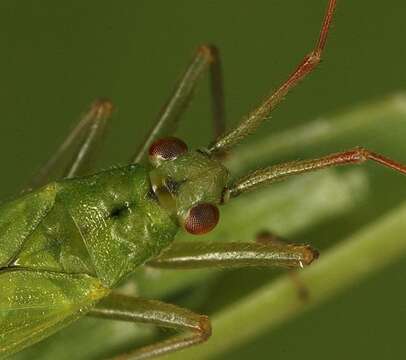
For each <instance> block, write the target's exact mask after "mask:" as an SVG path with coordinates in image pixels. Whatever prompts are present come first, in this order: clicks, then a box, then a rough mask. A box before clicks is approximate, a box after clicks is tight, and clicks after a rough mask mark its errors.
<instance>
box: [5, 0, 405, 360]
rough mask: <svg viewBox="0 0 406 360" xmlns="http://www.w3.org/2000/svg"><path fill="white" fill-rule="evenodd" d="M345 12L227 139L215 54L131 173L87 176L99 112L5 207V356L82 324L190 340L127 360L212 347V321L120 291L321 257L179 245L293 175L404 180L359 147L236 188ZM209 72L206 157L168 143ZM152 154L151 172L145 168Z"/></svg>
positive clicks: (295, 251)
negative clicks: (236, 167)
mask: <svg viewBox="0 0 406 360" xmlns="http://www.w3.org/2000/svg"><path fill="white" fill-rule="evenodd" d="M335 6H336V1H335V0H329V3H328V7H327V12H326V15H325V18H324V21H323V25H322V28H321V33H320V36H319V39H318V41H317V43H316V46H315V48H314V50H313V51H312V52H310V53H309V54H308V55H307V56H305V58H304V59H303V61H302V62H301V63H300V64H299V66H298V67H297V68H296V70H295V71H294V72H293V73H292V74H291V75H290V77H289V78H288V79H287V80H286V81H285V82H284V83H283V84H282V85H281V86H280V87H279V88H278V89H277V90H276V91H275V92H274V94H272V95H271V96H269V97H268V98H267V99H265V101H264V102H263V103H262V104H260V106H258V107H257V108H256V109H254V111H252V112H251V113H250V114H249V115H248V116H247V117H246V118H245V119H244V120H243V121H242V122H241V123H240V124H239V125H238V126H237V127H236V128H234V129H232V130H231V131H229V132H225V131H224V122H223V120H224V111H223V94H222V83H221V71H220V70H221V67H220V63H219V56H218V52H217V50H216V49H215V48H214V47H211V46H202V47H200V48H199V50H198V52H197V54H196V56H195V58H194V59H193V61H192V62H191V64H190V65H189V67H188V68H187V70H186V72H185V73H184V75H183V77H182V78H181V80H180V82H179V84H178V85H177V87H176V88H175V91H174V93H173V94H172V96H171V98H170V99H169V101H168V102H167V103H166V105H165V107H164V108H163V110H162V111H161V112H160V116H159V117H158V120H157V122H156V123H155V125H154V127H153V128H152V130H151V132H150V133H149V135H148V137H147V139H146V141H145V142H144V143H143V145H142V146H141V148H140V149H139V151H138V152H137V154H136V155H135V156H134V157H133V158H132V160H131V164H130V165H128V166H126V167H121V168H114V169H111V170H107V171H104V172H100V173H96V174H94V175H90V176H84V177H80V176H83V175H84V174H87V173H88V170H90V165H89V164H91V163H92V161H91V160H92V155H94V154H95V151H94V150H95V149H96V148H97V144H98V143H99V141H98V140H99V139H100V135H101V134H102V133H103V129H104V124H105V121H106V119H107V118H108V117H109V115H110V114H111V111H112V105H111V103H110V102H109V101H98V102H96V103H95V104H94V105H93V106H92V107H91V109H90V111H89V112H88V113H87V114H86V115H85V116H84V117H83V119H82V120H81V121H80V122H79V124H78V125H77V127H76V128H75V129H74V130H73V131H72V133H71V134H70V135H69V136H68V138H67V139H66V141H65V142H64V143H63V144H62V145H61V147H60V149H59V150H58V151H57V152H56V154H55V155H54V157H53V158H51V160H50V161H49V162H48V163H47V165H46V166H45V167H44V168H43V169H42V170H41V172H40V174H39V175H38V177H37V178H36V179H35V180H34V182H33V184H32V186H33V187H34V190H32V191H31V192H27V193H25V194H24V195H22V196H21V197H20V198H17V199H16V200H13V201H11V202H8V203H5V204H3V205H1V206H0V288H1V292H0V357H6V356H8V355H10V354H12V353H15V352H17V351H20V350H22V349H23V348H25V347H27V346H29V345H32V344H34V343H36V342H38V341H40V340H42V339H43V338H45V337H47V336H49V335H51V334H52V333H54V332H55V331H57V330H59V329H61V328H62V327H64V326H66V325H68V324H69V323H71V322H72V321H74V320H76V319H77V318H79V317H80V316H83V315H89V316H97V317H101V318H107V319H115V320H125V321H132V322H148V323H153V324H156V325H158V326H164V327H169V328H174V329H176V330H180V331H182V332H184V333H185V335H184V336H177V337H174V338H171V339H168V340H164V341H160V342H158V343H156V344H153V345H151V346H146V347H143V348H141V349H136V350H134V351H132V352H130V353H129V354H127V355H122V356H121V357H120V359H130V358H131V359H146V358H150V357H154V356H158V355H161V354H164V353H168V352H171V351H175V350H179V349H182V348H185V347H188V346H191V345H194V344H197V343H200V342H203V341H205V340H207V339H208V338H209V336H210V332H211V328H210V322H209V320H208V318H207V317H206V316H204V315H199V314H196V313H194V312H192V311H190V310H187V309H183V308H180V307H177V306H175V305H171V304H166V303H163V302H159V301H154V300H148V299H143V298H139V297H132V296H124V295H120V294H118V293H115V291H113V289H114V288H115V287H116V286H117V285H118V284H119V283H120V282H122V281H123V280H124V279H125V278H126V277H127V276H129V275H130V274H131V273H132V272H133V271H134V270H135V269H136V268H137V267H139V266H141V265H144V264H147V265H149V266H153V267H160V268H177V269H179V268H182V269H188V268H199V267H245V266H284V267H289V268H300V267H303V266H305V265H309V264H310V263H311V262H312V261H313V260H314V259H315V258H316V257H317V255H318V253H317V252H316V251H315V250H313V249H312V248H311V247H310V246H308V245H295V244H286V243H284V242H282V241H280V240H278V239H276V238H275V236H272V235H271V234H267V233H261V236H258V238H257V241H256V242H254V241H247V242H242V243H233V242H216V243H214V242H213V243H205V242H199V241H195V242H190V241H187V242H173V240H174V238H175V235H176V233H177V232H178V230H179V229H180V228H182V229H184V230H185V231H187V232H189V233H191V234H195V235H197V234H203V233H207V232H209V231H211V230H212V229H213V228H214V227H215V226H216V224H217V222H218V220H219V210H218V206H219V205H223V204H225V203H227V202H228V201H230V200H231V199H232V198H234V197H236V196H239V195H240V194H243V193H244V192H246V191H251V190H255V189H256V188H257V187H259V186H261V185H265V184H270V183H273V182H275V181H279V180H283V179H285V178H287V177H289V176H293V175H299V174H302V173H306V172H310V171H315V170H318V169H323V168H326V167H330V166H336V165H345V164H356V163H361V162H363V161H366V160H372V161H375V162H377V163H379V164H381V165H384V166H387V167H389V168H391V169H393V170H396V171H399V172H400V173H402V174H406V167H405V166H404V165H401V164H399V163H396V162H394V161H393V160H391V159H388V158H385V157H383V156H382V155H380V154H377V153H374V152H371V151H369V150H366V149H363V148H357V149H354V150H349V151H344V152H340V153H336V154H331V155H327V156H324V157H321V158H318V159H311V160H304V161H297V162H291V163H285V164H281V165H275V166H270V167H267V168H264V169H260V170H256V171H254V172H252V173H250V174H248V175H246V176H243V177H242V178H240V179H237V180H235V181H233V182H231V183H230V182H229V174H228V170H227V169H226V168H225V167H224V166H223V164H222V160H223V159H224V155H225V154H226V153H227V152H228V150H230V149H231V148H232V147H233V146H234V145H236V144H237V143H238V142H240V141H241V140H242V139H243V138H244V137H246V136H247V135H248V134H250V133H252V132H254V131H255V130H256V129H257V128H258V127H259V125H260V124H261V123H262V122H263V121H264V120H266V118H267V117H268V115H269V113H270V112H271V111H272V110H273V108H274V107H275V106H276V105H277V104H278V103H279V102H280V101H281V100H282V99H283V98H284V97H285V96H286V94H287V93H288V92H289V90H290V89H291V88H293V87H294V86H296V85H297V84H298V83H299V82H300V80H302V79H303V78H304V77H306V76H307V75H308V74H309V73H310V72H311V71H312V70H313V69H314V68H315V67H316V66H317V64H318V63H319V62H320V59H321V54H322V51H323V49H324V46H325V43H326V39H327V34H328V30H329V27H330V24H331V21H332V17H333V13H334V9H335ZM207 67H209V68H210V72H211V82H212V95H213V97H212V101H213V109H214V112H213V115H214V119H215V124H216V135H217V136H216V140H215V141H214V142H213V143H212V144H211V145H210V146H209V147H208V148H207V149H201V150H196V151H188V149H187V146H186V144H185V143H184V142H183V141H181V140H179V139H176V138H173V137H168V133H171V132H172V131H173V129H172V127H173V126H172V125H174V124H175V123H176V122H177V120H178V119H179V117H180V115H181V113H182V111H183V110H184V108H185V107H186V105H187V103H188V101H189V99H190V98H191V94H192V92H193V89H194V86H195V83H196V81H197V79H198V78H199V76H200V74H202V72H203V71H204V70H205V69H206V68H207ZM147 153H148V154H149V160H150V164H149V165H147V166H142V165H139V163H142V161H143V160H144V158H145V156H146V155H147ZM61 169H62V171H61ZM55 179H57V180H55ZM60 179H61V180H60Z"/></svg>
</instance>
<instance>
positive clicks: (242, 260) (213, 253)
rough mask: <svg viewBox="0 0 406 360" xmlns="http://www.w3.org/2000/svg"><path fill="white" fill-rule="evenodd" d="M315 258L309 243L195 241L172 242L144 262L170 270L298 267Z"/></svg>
mask: <svg viewBox="0 0 406 360" xmlns="http://www.w3.org/2000/svg"><path fill="white" fill-rule="evenodd" d="M317 257H318V252H317V251H316V250H314V249H312V248H311V247H310V246H308V245H296V244H283V243H282V244H280V243H279V244H274V243H268V244H264V243H254V242H252V243H249V242H247V243H241V242H215V243H214V242H201V241H197V242H193V243H192V242H178V243H174V244H173V245H172V246H171V247H170V248H169V249H168V250H166V251H165V252H164V253H163V254H162V255H160V256H158V257H157V258H155V259H154V260H152V261H150V262H148V263H147V265H150V266H153V267H159V268H171V269H172V268H173V269H197V268H207V267H217V268H232V267H234V268H237V267H247V266H279V267H287V268H298V267H303V266H305V265H309V264H310V263H311V262H312V261H313V260H314V259H316V258H317Z"/></svg>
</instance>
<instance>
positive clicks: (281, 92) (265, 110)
mask: <svg viewBox="0 0 406 360" xmlns="http://www.w3.org/2000/svg"><path fill="white" fill-rule="evenodd" d="M336 2H337V1H336V0H330V1H329V3H328V7H327V11H326V14H325V16H324V20H323V25H322V27H321V31H320V35H319V38H318V40H317V43H316V46H315V48H314V49H313V51H312V52H310V53H309V54H308V55H306V56H305V57H304V59H303V60H302V62H301V63H300V64H299V65H298V67H297V68H296V70H295V71H294V72H293V73H292V74H291V75H290V76H289V78H288V79H287V80H286V81H285V82H284V83H283V84H282V85H281V86H280V87H279V88H278V89H277V90H276V91H275V92H274V93H273V94H272V95H271V96H270V97H268V98H267V99H266V100H265V101H264V102H263V103H262V104H261V105H260V106H259V107H257V108H256V109H254V110H253V111H252V112H251V113H250V114H249V115H248V116H247V117H246V118H245V119H243V121H242V122H241V123H240V124H239V125H238V126H237V127H236V128H234V129H233V130H231V131H230V132H229V133H227V134H225V135H224V136H222V137H220V138H219V139H217V140H216V142H215V143H214V144H213V145H212V146H211V147H210V148H209V152H211V153H217V152H220V151H225V150H227V149H229V148H231V147H233V146H234V145H235V144H237V143H239V142H240V141H241V140H242V139H243V138H245V137H246V136H248V135H249V134H251V133H253V132H254V131H255V130H256V129H257V128H258V127H259V126H260V125H261V124H262V123H263V122H264V121H265V120H266V119H267V118H268V116H269V114H270V112H271V111H272V110H273V109H274V108H275V107H276V105H277V104H279V103H280V102H281V100H282V99H283V98H284V97H285V96H286V95H287V93H288V92H289V91H290V89H292V88H293V87H295V86H296V85H297V84H298V83H299V82H300V81H301V80H302V79H303V78H305V77H306V75H308V74H309V73H311V72H312V71H313V70H314V68H315V67H316V66H317V65H318V64H319V62H320V60H321V55H322V52H323V49H324V47H325V45H326V41H327V35H328V31H329V29H330V26H331V21H332V19H333V15H334V10H335V7H336Z"/></svg>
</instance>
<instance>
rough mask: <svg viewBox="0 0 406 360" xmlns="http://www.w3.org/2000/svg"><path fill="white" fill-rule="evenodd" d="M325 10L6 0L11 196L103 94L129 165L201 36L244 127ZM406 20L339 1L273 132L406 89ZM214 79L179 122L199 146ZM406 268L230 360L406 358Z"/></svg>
mask: <svg viewBox="0 0 406 360" xmlns="http://www.w3.org/2000/svg"><path fill="white" fill-rule="evenodd" d="M325 4H326V0H313V1H306V0H302V1H298V0H279V1H277V0H273V1H272V0H270V1H255V0H252V1H222V2H220V1H178V0H171V1H116V2H113V1H94V0H92V1H77V0H75V1H67V2H62V1H52V0H41V1H28V0H26V1H16V0H2V1H1V3H0V27H1V31H0V44H1V48H0V49H1V56H0V74H1V77H0V78H1V86H0V104H1V107H0V108H1V117H0V134H1V141H0V162H1V166H2V172H1V179H0V181H1V187H0V196H1V197H2V198H5V197H7V196H10V195H12V194H14V193H15V192H16V191H18V190H19V189H20V188H21V186H22V184H24V183H26V182H27V180H28V179H29V177H30V175H32V174H33V173H34V172H35V169H37V168H38V167H39V166H40V164H41V163H42V162H43V161H44V160H45V159H46V158H47V156H49V154H50V153H52V151H53V150H54V149H55V148H56V146H57V145H58V143H59V142H60V141H61V140H62V139H63V136H64V134H66V132H67V131H68V129H69V128H70V127H71V126H72V123H73V121H74V119H76V118H77V117H78V115H79V114H80V112H81V111H83V110H84V109H85V108H86V106H87V104H88V103H89V102H90V101H91V100H92V99H93V98H95V97H98V96H108V97H110V98H112V99H113V101H114V103H115V104H116V105H117V108H118V111H117V112H116V115H115V118H114V126H113V128H112V131H111V134H110V137H109V138H108V141H107V144H106V148H105V149H106V150H105V151H104V162H103V166H107V165H108V164H111V163H117V162H119V161H125V160H126V159H127V158H128V154H130V153H132V152H133V151H134V149H135V148H136V145H137V144H138V142H139V140H140V138H141V137H142V134H144V133H145V131H146V129H147V127H148V124H149V123H150V122H151V120H152V119H153V118H154V115H155V114H156V113H157V111H158V109H159V107H160V105H161V104H162V103H163V101H164V100H165V97H166V94H167V93H168V91H169V89H170V88H171V87H172V85H173V82H174V80H175V79H176V78H177V77H178V75H179V73H180V71H181V69H182V68H183V67H184V66H185V64H186V63H187V61H188V60H189V58H190V57H191V55H192V54H193V51H194V49H195V48H196V46H197V45H199V44H201V43H205V42H212V43H215V44H216V45H218V46H219V47H220V49H221V51H222V56H223V63H224V69H225V80H226V85H225V89H226V101H227V114H228V119H229V123H232V122H235V121H237V120H238V119H239V118H240V117H241V116H242V115H243V114H244V113H246V112H247V111H249V110H250V108H251V107H252V106H254V105H256V104H257V103H258V101H259V100H260V99H262V98H263V97H264V95H265V94H267V93H268V92H269V91H270V89H271V88H273V87H274V86H275V85H276V84H278V83H279V82H280V81H282V80H283V79H284V78H285V77H286V75H287V74H288V73H289V71H291V70H292V69H293V68H294V66H296V64H297V63H298V62H299V60H300V59H301V57H302V55H304V54H305V53H306V52H308V51H309V50H310V49H311V47H312V45H313V43H314V41H315V39H316V35H317V33H318V31H319V26H320V22H321V18H322V14H323V11H324V8H325ZM405 18H406V3H405V2H404V1H402V0H389V1H386V2H379V1H375V2H372V1H370V2H366V1H349V0H342V1H339V7H338V13H337V17H336V20H335V22H334V27H333V29H332V34H331V37H330V38H329V44H328V47H327V51H326V54H325V60H324V62H323V64H322V66H321V67H320V69H318V70H317V71H316V73H315V74H313V75H312V76H311V79H310V80H307V81H306V82H305V83H304V84H303V85H302V86H300V87H299V88H298V89H297V90H295V91H294V92H293V93H292V94H291V95H290V96H289V99H288V100H286V101H285V102H284V103H283V106H281V107H280V109H278V110H277V111H276V112H275V116H274V117H273V120H272V122H270V123H269V124H267V125H266V126H264V127H263V128H262V130H263V135H266V133H267V132H268V131H275V130H277V129H282V128H285V127H288V126H290V125H296V124H299V123H304V122H306V121H309V120H311V119H314V118H316V117H317V116H319V115H323V114H329V113H333V112H336V111H339V110H340V109H345V108H348V107H350V106H351V105H355V104H358V103H360V102H365V101H373V100H374V99H379V98H381V97H382V96H383V95H386V94H390V93H392V92H395V91H398V90H404V89H405V88H406V71H405V64H406V43H405V34H406V21H405ZM206 87H207V84H205V83H203V84H202V86H201V87H200V88H201V90H202V91H199V94H198V95H199V96H198V97H197V98H196V101H195V103H194V106H193V108H192V109H191V111H189V112H188V115H187V117H186V118H187V119H188V120H189V121H185V123H184V124H183V125H182V126H181V129H180V134H181V135H183V136H184V137H186V138H187V139H188V140H189V143H192V144H193V145H204V144H206V143H207V141H208V140H209V138H210V126H209V125H210V122H209V115H210V114H209V106H208V95H207V92H206V91H205V90H206V89H205V88H206ZM363 145H364V144H363ZM401 160H403V161H404V162H405V161H406V155H405V157H404V158H403V159H401ZM388 191H389V190H388ZM405 267H406V262H405V261H403V263H398V264H395V265H393V266H392V267H391V268H389V269H387V270H386V271H384V272H381V273H379V274H376V275H375V276H372V277H371V278H369V280H368V281H367V282H364V283H363V284H360V285H359V286H357V287H356V288H355V289H353V290H352V291H351V292H347V293H345V294H342V295H341V296H339V297H337V298H335V299H334V300H332V301H330V302H329V303H327V304H325V305H323V306H322V307H321V308H319V309H317V310H314V311H312V312H310V313H307V314H306V315H304V316H301V317H300V318H299V319H296V320H295V321H292V322H291V323H289V324H286V325H285V326H283V327H282V328H281V329H279V330H278V331H275V332H272V333H270V334H264V336H262V337H261V338H259V339H257V341H255V342H254V343H252V344H250V345H248V346H245V347H243V348H242V349H239V350H238V353H233V354H232V355H231V354H230V355H228V356H225V357H224V358H230V359H247V358H255V359H268V358H271V357H272V358H276V359H294V358H295V359H297V358H305V359H307V358H309V359H310V358H312V359H324V358H326V357H328V358H329V359H342V358H343V357H344V356H345V357H349V358H355V357H356V356H357V357H360V358H367V357H368V358H369V359H381V358H383V357H388V358H401V357H404V356H405V354H406V350H405V349H404V347H403V346H404V345H403V341H404V340H403V338H404V326H403V325H404V320H405V319H406V291H405V290H404V278H405V274H406V271H405ZM225 336H226V335H225Z"/></svg>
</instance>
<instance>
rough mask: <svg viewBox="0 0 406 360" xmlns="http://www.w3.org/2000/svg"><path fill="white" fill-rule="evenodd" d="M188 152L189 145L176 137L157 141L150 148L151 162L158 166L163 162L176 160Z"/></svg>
mask: <svg viewBox="0 0 406 360" xmlns="http://www.w3.org/2000/svg"><path fill="white" fill-rule="evenodd" d="M187 151H188V147H187V145H186V144H185V143H184V142H183V141H182V140H180V139H178V138H176V137H172V136H170V137H166V138H162V139H158V140H156V141H155V142H154V143H152V145H151V146H150V148H149V158H150V161H151V162H152V163H153V164H155V165H158V164H159V163H160V162H161V161H165V160H174V159H176V158H177V157H178V156H180V155H182V154H184V153H186V152H187Z"/></svg>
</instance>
